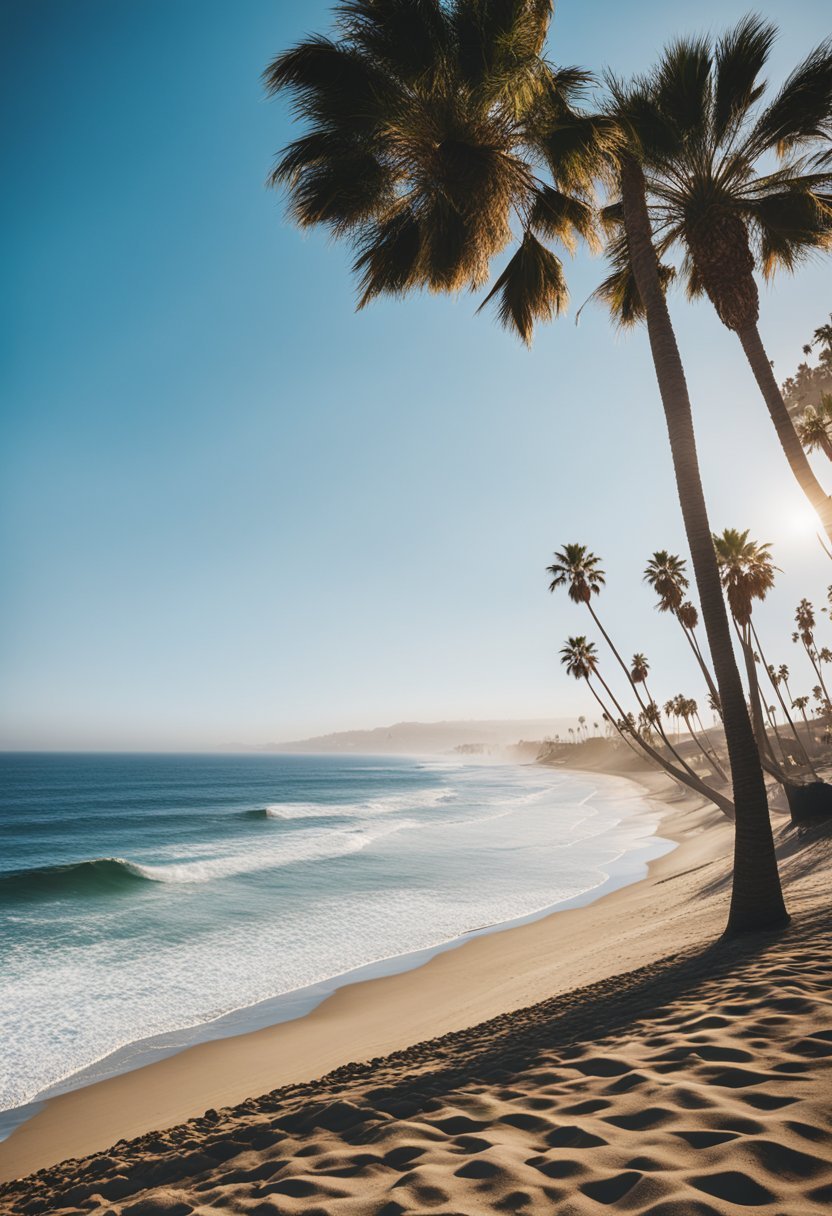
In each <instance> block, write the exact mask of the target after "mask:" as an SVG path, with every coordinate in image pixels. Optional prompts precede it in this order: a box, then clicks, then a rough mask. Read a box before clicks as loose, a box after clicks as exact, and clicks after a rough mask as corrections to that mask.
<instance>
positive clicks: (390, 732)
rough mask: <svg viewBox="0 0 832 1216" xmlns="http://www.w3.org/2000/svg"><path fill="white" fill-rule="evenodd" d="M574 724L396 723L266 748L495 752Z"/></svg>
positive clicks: (529, 721) (374, 752)
mask: <svg viewBox="0 0 832 1216" xmlns="http://www.w3.org/2000/svg"><path fill="white" fill-rule="evenodd" d="M571 724H572V719H568V718H549V719H520V720H517V721H511V720H509V721H506V722H498V721H490V722H396V723H395V724H394V725H393V726H377V727H375V729H373V730H344V731H338V732H337V733H336V734H333V735H319V736H318V737H317V738H315V739H295V740H293V741H291V742H289V743H272V744H268V745H266V746H265V747H263V748H262V749H260V750H262V751H267V752H356V753H358V754H366V755H380V754H383V753H386V752H391V753H416V754H418V755H424V754H434V755H435V754H436V753H437V752H449V751H453V750H454V748H460V747H466V748H474V747H478V746H479V747H481V748H482V751H483V752H484V753H486V752H487V753H490V754H494V752H498V751H499V750H500V749H501V748H505V747H511V746H512V745H513V744H515V743H518V742H519V741H520V740H521V739H524V740H540V739H544V738H545V737H546V736H547V735H548V736H552V735H555V734H558V733H560V732H564V733H565V731H566V729H567V728H568V727H569V726H570V725H571Z"/></svg>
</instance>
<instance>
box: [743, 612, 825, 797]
mask: <svg viewBox="0 0 832 1216" xmlns="http://www.w3.org/2000/svg"><path fill="white" fill-rule="evenodd" d="M751 627H752V629H754V624H753V622H752V626H751ZM754 639H755V641H756V642H757V646H758V649H760V654H761V657H762V649H761V648H760V644H759V639H758V638H757V631H756V629H754ZM763 665H764V666H765V668H766V671H767V672H768V678H769V683H770V684H771V686H772V688H773V689H774V691H775V692H776V694H777V700H778V701H779V702H780V708H781V709H782V710H783V716H784V717H785V719H786V721H787V722H788V724H789V728H790V730H791V732H792V734H793V735H794V739H795V742H796V743H797V746H798V748H799V750H800V752H801V754H802V756H803V763H804V764H805V765H806V766H807V767H808V768H809V769H810V770H811V772H812V774H813V775H814V777H815V778H816V779H817V776H818V775H817V773H816V772H815V768H814V765H813V764H812V760H811V757H810V755H809V753H808V751H807V750H806V746H805V744H804V742H803V740H802V739H801V737H800V734H799V732H798V729H797V727H796V725H795V723H794V719H793V718H792V716H791V714H790V713H789V709H788V702H789V701H791V699H792V698H791V693H790V692H789V685H788V679H789V669H788V667H786V665H785V663H781V664H780V666H779V667H778V668H776V669H775V668H774V667H773V665H772V664H771V663H766V662H765V658H763ZM781 684H782V685H783V687H784V688H785V690H786V696H785V697H784V696H783V694H782V693H781V691H780V685H781Z"/></svg>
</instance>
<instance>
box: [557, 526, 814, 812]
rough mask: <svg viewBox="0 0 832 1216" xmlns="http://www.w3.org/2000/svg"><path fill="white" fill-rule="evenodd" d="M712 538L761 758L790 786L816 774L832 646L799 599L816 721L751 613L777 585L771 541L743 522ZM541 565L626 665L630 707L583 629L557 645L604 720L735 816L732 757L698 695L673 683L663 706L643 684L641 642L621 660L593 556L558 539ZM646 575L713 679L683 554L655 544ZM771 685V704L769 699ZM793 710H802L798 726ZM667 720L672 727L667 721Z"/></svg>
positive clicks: (796, 638) (709, 681)
mask: <svg viewBox="0 0 832 1216" xmlns="http://www.w3.org/2000/svg"><path fill="white" fill-rule="evenodd" d="M712 540H713V546H714V550H715V553H716V558H717V563H718V566H719V570H720V575H721V579H722V584H723V588H724V590H725V597H726V600H727V603H728V608H729V611H730V616H731V620H732V624H733V627H734V631H735V635H736V638H737V643H738V647H739V650H740V652H741V654H742V656H743V662H744V667H745V671H746V680H747V687H748V697H747V704H748V709H749V715H750V720H751V724H752V731H753V734H754V738H755V741H756V745H757V749H758V754H759V756H760V759H761V764H762V767H763V768H764V770H765V771H766V773H768V774H769V775H770V776H771V777H772V778H773V779H774V782H775V783H779V785H780V786H782V787H783V789H784V790H786V791H789V790H792V789H793V788H794V786H795V785H797V784H800V783H801V782H804V781H806V780H815V781H816V780H818V773H817V767H816V765H817V760H818V756H817V742H818V740H817V737H816V734H817V728H818V726H820V729H821V731H822V733H823V740H824V741H826V742H829V741H832V702H830V698H829V695H828V692H827V688H826V685H825V682H824V676H823V667H824V665H825V664H827V663H830V662H832V650H829V649H828V648H827V647H822V648H819V647H818V645H817V641H816V639H815V623H816V618H815V613H814V608H813V606H812V604H811V603H810V602H809V600H806V599H803V600H801V601H800V603H799V604H798V606H797V610H796V613H795V623H796V624H797V630H796V631H795V632H794V633H793V634H792V640H793V642H795V643H799V644H800V645H802V647H803V649H804V651H805V653H806V656H807V658H808V661H809V664H810V666H811V669H812V672H813V676H814V678H815V679H816V680H817V683H816V684H815V685H814V687H813V689H812V697H813V699H814V702H815V708H814V716H815V719H816V721H815V724H814V725H813V724H812V723H810V721H809V719H808V718H807V716H806V708H807V706H809V704H810V699H809V697H808V696H799V697H794V696H793V695H792V692H791V688H790V686H789V679H790V671H789V668H788V666H787V665H786V664H784V663H781V664H780V665H779V667H775V666H774V665H773V664H771V663H769V662H768V660H767V658H766V655H765V653H764V651H763V647H762V644H761V642H760V637H759V634H758V632H757V629H756V626H755V624H754V620H753V607H754V603H755V601H762V600H764V599H765V598H766V596H767V594H768V592H769V591H770V590H771V588H772V587H773V585H774V579H775V572H776V567H775V566H774V562H773V558H772V555H771V546H770V545H769V544H760V543H758V542H756V541H754V540H751V539H750V538H749V533H748V531H747V530H746V531H743V532H740V531H738V530H737V529H734V528H726V529H725V531H724V532H722V533H721V534H720V535H715V536H714V537H713V538H712ZM547 572H548V574H549V575H550V578H551V582H550V584H549V590H550V591H556V590H559V589H561V588H565V589H566V591H567V593H568V595H569V598H570V599H571V600H572V601H573V602H575V603H578V604H583V605H585V607H586V608H587V610H588V611H589V613H590V615H591V617H592V621H593V623H594V624H595V626H596V628H597V629H598V631H599V632H600V634H601V636H602V637H603V639H604V641H605V643H606V645H607V647H608V648H609V650H610V653H611V655H612V657H613V659H614V661H615V663H616V664H617V665H618V667H619V668H620V669H621V671H622V672H623V673H624V677H625V679H626V682H627V684H628V686H629V692H630V693H631V694H632V696H633V697H634V698H635V702H636V707H635V708H631V709H626V708H625V707H624V705H623V703H622V702H623V698H621V697H620V696H619V695H617V694H616V693H615V692H614V691H613V689H612V687H611V685H610V682H609V681H607V680H606V679H605V678H604V677H603V676H602V674H601V669H600V661H599V655H598V651H597V649H596V646H595V643H594V642H592V641H590V640H588V639H587V637H586V636H585V635H577V636H574V637H570V638H569V639H568V641H567V643H566V644H565V646H564V647H563V648H562V650H561V662H562V663H563V665H564V666H565V667H566V670H567V672H568V674H570V675H572V676H574V677H575V678H577V679H581V680H584V681H585V682H586V683H587V685H588V687H589V689H590V692H591V693H592V695H593V697H594V698H595V700H596V701H597V702H598V704H599V706H600V708H601V711H602V714H603V716H604V719H605V721H607V722H608V723H610V724H611V725H612V727H613V728H614V730H615V731H616V733H617V734H618V735H619V736H620V737H621V738H622V739H623V740H624V742H625V743H627V745H628V746H630V747H631V748H632V750H633V751H634V752H636V754H641V755H642V757H643V758H645V757H646V758H648V759H650V760H651V761H652V762H653V763H655V764H656V765H657V766H659V767H660V768H662V769H663V770H664V771H665V772H666V773H668V774H669V775H670V776H671V777H673V778H674V780H676V781H677V782H678V783H679V784H680V785H683V786H687V787H688V788H690V789H693V790H696V791H697V792H698V793H701V794H705V796H706V797H708V798H710V800H711V801H712V802H713V803H714V804H715V805H716V806H718V807H720V809H721V810H723V811H725V812H726V813H727V814H728V815H730V816H732V817H733V816H734V813H735V808H734V805H733V802H732V801H731V798H730V788H731V773H730V758H729V759H728V761H727V762H726V761H725V760H724V759H723V758H721V757H720V754H719V751H718V749H717V747H716V746H715V745H714V743H713V740H712V739H711V737H710V736H709V734H708V731H707V729H706V728H705V726H704V724H703V722H702V720H701V717H700V715H699V707H698V704H697V702H696V701H695V700H694V699H693V698H691V697H688V696H687V695H685V694H684V693H679V694H677V695H676V696H675V697H672V698H671V699H670V700H668V701H666V702H665V704H664V706H663V707H661V708H660V707H659V704H658V703H657V701H656V700H655V698H654V697H653V696H652V695H651V693H650V690H649V687H648V682H647V681H648V676H649V673H650V664H649V662H648V659H647V656H646V655H644V654H643V653H640V652H638V653H636V654H634V655H633V657H632V659H631V660H630V662H629V663H626V662H625V661H624V659H623V658H622V656H621V653H620V651H619V650H618V649H617V647H616V646H615V644H614V642H613V641H612V639H611V637H610V635H609V634H608V632H607V631H606V629H605V628H604V626H603V625H602V623H601V621H600V619H599V616H598V613H597V611H596V609H595V607H594V606H593V599H594V598H596V597H597V596H598V595H599V594H600V592H601V589H602V588H603V587H604V586H605V584H606V576H605V573H604V571H603V570H602V568H601V562H600V558H598V557H597V556H596V555H595V554H594V553H592V552H591V551H590V550H589V549H588V548H587V546H585V545H580V544H568V545H564V546H563V548H562V549H560V550H558V551H557V552H556V553H555V555H554V561H553V563H552V565H551V566H549V567H548V570H547ZM644 579H645V581H646V582H647V583H648V584H649V585H650V587H651V588H652V589H653V591H655V592H656V594H657V595H658V597H659V598H658V602H657V604H656V607H657V609H658V610H659V612H666V613H668V612H669V613H671V614H672V615H673V616H674V617H675V618H676V620H677V621H678V622H679V624H680V626H681V628H682V630H683V633H684V635H685V637H686V639H687V641H688V644H689V646H690V649H691V651H692V653H693V655H694V656H695V659H696V663H697V666H698V667H699V670H700V673H701V674H702V676H704V679H705V684H706V686H707V687H708V688H712V687H713V683H714V681H713V676H712V675H711V672H710V670H709V667H708V664H707V662H706V659H705V656H704V653H703V651H702V649H701V647H700V644H699V641H698V639H697V636H696V625H697V623H698V614H697V612H696V608H695V606H694V605H693V604H692V603H690V601H688V600H687V599H686V598H685V596H686V593H687V591H688V587H689V580H688V578H687V574H686V562H685V561H684V559H683V558H681V557H679V556H678V555H676V554H672V553H668V552H667V551H666V550H657V551H656V552H655V553H654V554H653V555H652V556H651V557H650V559H649V561H648V563H647V566H646V569H645V572H644ZM829 597H830V607H829V608H828V609H826V611H827V612H828V613H829V614H830V616H832V587H830V589H829ZM761 680H762V681H763V684H764V685H765V687H770V689H771V693H770V694H766V693H765V692H764V688H763V687H761ZM784 693H785V696H784ZM772 694H773V697H774V700H775V702H776V703H775V704H772V703H770V701H771V696H772ZM708 701H709V705H710V707H711V709H712V711H713V713H714V717H715V720H717V721H719V720H721V719H722V705H721V702H720V700H719V696H718V694H716V693H709V694H708ZM792 711H796V712H797V713H799V714H800V715H801V717H802V719H803V730H802V731H801V729H800V728H799V727H798V725H797V724H796V722H795V718H794V717H793V715H792ZM778 712H779V713H781V714H782V719H783V720H782V723H778V720H777V715H778ZM674 722H675V729H673V728H671V726H670V724H671V723H674ZM680 723H684V726H685V731H686V733H687V735H688V736H689V738H690V741H691V744H692V750H691V749H690V748H689V749H686V751H687V754H686V755H683V753H682V750H681V749H680V746H679V743H680ZM781 726H782V733H781ZM703 766H704V771H703Z"/></svg>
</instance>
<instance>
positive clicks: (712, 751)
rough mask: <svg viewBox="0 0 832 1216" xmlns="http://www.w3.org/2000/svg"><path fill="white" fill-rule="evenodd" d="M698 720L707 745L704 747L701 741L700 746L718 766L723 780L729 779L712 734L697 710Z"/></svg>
mask: <svg viewBox="0 0 832 1216" xmlns="http://www.w3.org/2000/svg"><path fill="white" fill-rule="evenodd" d="M696 721H697V723H698V725H699V733H700V734H701V735H702V738H703V739H704V740H705V746H704V747H703V746H702V744H701V743H699V746H700V747H701V748H702V750H703V752H704V753H705V755H706V756H707V757H708V758H709V759H710V762H711V764H712V765H714V767H715V768H716V771H717V773H718V775H719V776H720V777H721V778H722V780H723V781H727V780H728V774H727V773H726V772H725V769H724V768H723V767H722V765H721V764H720V761H719V756H718V755H717V752H716V748H715V747H714V745H713V742H712V740H711V737H710V735H709V734H708V732H707V731H706V730H705V726H704V724H703V722H702V719H701V718H700V717H699V711H698V710H697V712H696ZM690 733H691V734H693V731H692V730H691V732H690ZM697 742H699V740H697Z"/></svg>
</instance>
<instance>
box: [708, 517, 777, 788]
mask: <svg viewBox="0 0 832 1216" xmlns="http://www.w3.org/2000/svg"><path fill="white" fill-rule="evenodd" d="M713 542H714V549H715V550H716V556H717V561H718V563H719V568H720V572H721V576H722V584H723V586H724V588H725V592H726V596H727V599H728V606H729V608H730V610H731V616H732V617H733V620H734V627H735V629H736V631H737V637H738V638H739V641H740V646H741V648H742V652H743V656H744V658H745V670H746V674H747V676H748V688H749V695H750V700H751V716H752V721H753V722H754V728H755V733H756V736H757V744H758V746H759V748H760V754H761V756H767V758H768V760H769V766H768V767H769V771H771V772H772V774H773V775H774V776H776V777H777V778H778V779H782V777H783V774H782V772H780V770H779V767H778V765H777V763H776V760H775V757H774V753H773V751H772V750H771V745H770V743H769V740H768V735H767V734H766V728H765V723H764V721H763V709H762V704H763V703H762V698H761V696H760V686H759V681H758V679H757V668H756V661H755V654H754V646H753V635H752V632H751V630H752V625H751V611H752V606H753V603H754V600H755V599H757V600H763V599H765V597H766V595H767V594H768V592H769V591H770V590H771V588H772V587H773V586H774V570H775V567H774V562H773V560H772V557H771V553H770V552H769V550H770V549H771V545H769V544H763V545H761V544H758V543H757V542H756V541H753V540H749V536H748V529H746V530H745V531H744V532H739V531H738V530H737V529H736V528H726V529H725V531H724V532H723V533H722V535H721V536H714V538H713Z"/></svg>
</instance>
